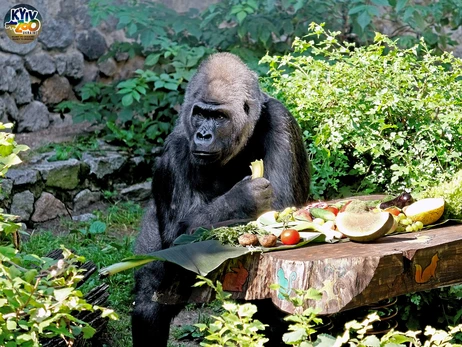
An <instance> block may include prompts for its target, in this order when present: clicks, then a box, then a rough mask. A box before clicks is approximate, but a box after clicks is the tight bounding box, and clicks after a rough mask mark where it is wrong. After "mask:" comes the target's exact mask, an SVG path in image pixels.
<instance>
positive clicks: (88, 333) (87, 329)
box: [82, 325, 96, 339]
mask: <svg viewBox="0 0 462 347" xmlns="http://www.w3.org/2000/svg"><path fill="white" fill-rule="evenodd" d="M82 332H83V338H84V339H89V338H91V337H93V335H95V332H96V330H95V329H94V328H92V327H91V326H89V325H86V326H84V327H83V328H82Z"/></svg>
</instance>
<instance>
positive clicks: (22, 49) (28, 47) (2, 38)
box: [0, 17, 43, 55]
mask: <svg viewBox="0 0 462 347" xmlns="http://www.w3.org/2000/svg"><path fill="white" fill-rule="evenodd" d="M2 18H3V17H2ZM42 34H43V30H42V33H41V34H40V36H42ZM36 46H37V40H34V41H32V42H31V43H25V44H18V43H15V42H13V41H12V40H11V39H10V38H9V37H8V35H7V34H6V32H5V30H0V50H2V51H4V52H9V53H14V54H19V55H26V54H28V53H30V52H32V50H33V49H34V48H35V47H36Z"/></svg>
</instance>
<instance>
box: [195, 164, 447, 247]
mask: <svg viewBox="0 0 462 347" xmlns="http://www.w3.org/2000/svg"><path fill="white" fill-rule="evenodd" d="M251 168H252V172H253V174H252V178H256V177H262V176H263V172H264V171H263V162H262V161H256V162H253V163H252V166H251ZM364 198H367V197H364ZM444 212H445V199H443V198H441V197H423V198H420V199H418V200H417V201H415V200H414V198H413V197H412V196H411V194H409V193H407V192H405V193H403V194H401V195H399V196H397V197H395V198H392V199H387V200H385V201H372V200H365V199H361V198H357V199H355V198H352V199H346V200H342V201H335V202H322V201H318V202H313V203H311V204H309V205H307V206H304V207H303V208H300V209H297V208H295V207H288V208H285V209H284V210H282V211H269V212H266V213H264V214H262V215H261V216H260V217H259V218H258V219H257V220H256V221H253V222H250V223H249V224H247V225H245V226H238V227H225V228H218V229H214V230H210V231H208V232H207V233H205V234H204V235H205V236H203V237H201V239H202V240H204V239H218V240H220V241H221V242H222V243H228V244H237V243H239V244H240V245H241V246H262V247H276V246H281V245H297V244H299V243H300V242H304V241H305V240H308V239H311V240H313V239H315V238H316V235H320V234H321V235H323V240H324V241H326V242H335V241H339V240H342V239H347V238H348V239H349V240H351V241H356V242H370V241H374V240H376V239H378V238H380V237H382V236H385V235H389V234H393V233H404V232H415V231H419V230H422V229H423V228H424V227H425V226H429V225H431V224H433V223H436V222H437V221H438V220H439V219H440V218H441V217H442V216H443V213H444ZM224 241H225V242H224Z"/></svg>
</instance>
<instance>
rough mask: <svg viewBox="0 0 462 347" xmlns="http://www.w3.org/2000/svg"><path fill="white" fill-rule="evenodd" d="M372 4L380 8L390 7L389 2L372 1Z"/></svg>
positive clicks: (385, 0)
mask: <svg viewBox="0 0 462 347" xmlns="http://www.w3.org/2000/svg"><path fill="white" fill-rule="evenodd" d="M372 2H373V3H374V4H376V5H378V6H390V3H389V2H388V0H372Z"/></svg>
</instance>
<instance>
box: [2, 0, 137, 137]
mask: <svg viewBox="0 0 462 347" xmlns="http://www.w3.org/2000/svg"><path fill="white" fill-rule="evenodd" d="M16 3H17V1H14V0H2V1H0V18H1V19H2V23H3V18H4V16H5V14H6V13H7V11H8V10H9V9H10V8H11V7H12V6H14V5H15V4H16ZM27 3H28V4H30V5H32V6H34V7H35V8H36V9H37V10H38V11H39V12H40V14H41V15H42V19H43V26H42V32H41V33H40V36H39V39H38V40H36V41H34V42H32V43H29V44H16V43H13V42H12V41H11V40H10V39H9V38H8V37H7V35H6V32H5V30H4V29H3V28H2V29H1V30H0V121H2V122H7V121H13V122H15V123H16V128H15V132H32V131H37V130H41V129H45V128H48V127H50V126H55V125H60V124H62V123H63V122H67V123H69V122H70V119H68V118H64V117H63V116H60V115H57V114H54V112H53V109H54V107H55V105H57V104H58V103H59V102H61V101H63V100H73V99H75V98H76V97H75V95H76V91H77V90H78V88H79V87H80V86H82V85H83V84H84V83H86V82H89V81H102V82H109V81H111V80H113V79H123V78H127V77H130V76H131V75H132V73H133V71H135V70H136V69H138V68H142V67H143V59H140V58H137V59H130V60H128V55H124V54H121V55H119V56H116V57H115V59H112V58H110V59H109V60H107V61H105V62H102V63H98V62H97V60H98V58H100V57H101V56H102V55H103V54H105V53H106V52H107V49H108V47H109V46H110V45H111V44H112V43H113V42H114V41H124V40H126V39H125V37H124V34H123V32H122V31H120V30H116V27H115V24H116V23H115V22H114V21H107V22H105V23H104V24H102V25H101V26H99V27H98V28H94V27H92V25H91V20H90V16H89V14H88V6H87V1H85V0H60V1H52V0H49V1H47V0H31V1H28V2H27Z"/></svg>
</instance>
